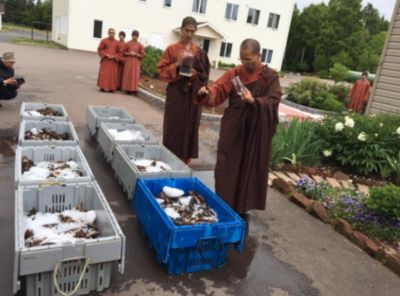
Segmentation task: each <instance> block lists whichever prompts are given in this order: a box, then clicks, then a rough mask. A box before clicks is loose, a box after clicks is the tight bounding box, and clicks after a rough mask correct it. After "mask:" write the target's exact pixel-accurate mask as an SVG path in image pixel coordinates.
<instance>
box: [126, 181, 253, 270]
mask: <svg viewBox="0 0 400 296" xmlns="http://www.w3.org/2000/svg"><path fill="white" fill-rule="evenodd" d="M164 186H170V187H177V188H180V189H182V190H184V191H185V192H186V193H187V192H188V191H195V192H197V193H199V194H201V195H202V196H203V197H204V199H205V201H206V203H207V204H208V205H209V206H210V207H211V208H212V209H213V210H214V211H215V212H216V213H217V215H218V219H219V221H218V222H217V223H212V224H196V225H187V226H176V225H175V224H174V223H173V222H172V220H171V219H170V218H169V217H168V216H167V215H166V213H165V212H164V210H163V209H162V208H161V207H160V205H159V204H158V202H157V201H156V199H155V196H158V195H159V194H160V192H161V191H162V188H163V187H164ZM132 208H133V210H134V211H135V213H136V218H137V220H138V223H139V224H140V225H141V227H142V229H143V232H144V233H145V235H146V236H147V237H148V240H149V242H150V245H151V247H152V248H153V249H154V251H155V252H156V256H157V261H158V262H159V263H161V264H163V265H164V266H165V267H166V269H167V272H168V273H170V274H181V273H188V272H197V271H204V270H210V269H213V268H218V267H221V266H223V265H224V264H225V263H226V259H227V256H228V253H229V251H230V249H231V247H232V246H236V248H237V250H238V251H239V252H241V251H242V250H243V247H244V240H245V226H244V225H245V224H244V222H243V220H242V219H241V218H240V217H239V216H238V215H237V214H236V213H235V212H234V211H233V210H232V209H231V208H230V207H229V206H228V205H227V204H225V203H224V202H223V201H222V200H221V199H220V198H219V197H218V196H217V195H215V194H214V193H213V192H212V191H211V190H210V189H208V188H207V187H206V186H205V185H204V184H203V183H201V182H200V181H199V180H198V179H196V178H186V179H167V178H164V179H147V180H145V179H143V180H139V181H138V182H137V184H136V191H135V196H134V199H133V201H132Z"/></svg>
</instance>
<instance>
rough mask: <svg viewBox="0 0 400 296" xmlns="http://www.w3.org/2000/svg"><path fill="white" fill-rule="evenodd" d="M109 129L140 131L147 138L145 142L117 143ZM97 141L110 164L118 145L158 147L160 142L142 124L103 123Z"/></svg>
mask: <svg viewBox="0 0 400 296" xmlns="http://www.w3.org/2000/svg"><path fill="white" fill-rule="evenodd" d="M109 129H117V130H121V131H122V130H132V131H140V132H142V134H143V137H144V138H145V140H144V141H116V140H115V139H114V138H113V136H112V135H111V134H110V132H109V131H108V130H109ZM97 141H98V142H99V145H100V147H101V149H102V150H103V152H104V156H105V158H106V160H107V161H108V162H110V161H111V160H112V158H113V153H114V148H115V146H116V145H117V144H121V145H124V144H125V145H133V144H147V145H157V144H158V140H157V139H156V138H155V137H154V136H153V135H152V134H151V133H150V132H149V131H148V130H146V128H145V127H144V126H143V125H141V124H125V123H104V122H103V123H102V124H101V125H100V129H99V135H98V137H97Z"/></svg>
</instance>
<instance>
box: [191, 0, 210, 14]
mask: <svg viewBox="0 0 400 296" xmlns="http://www.w3.org/2000/svg"><path fill="white" fill-rule="evenodd" d="M206 8H207V0H193V11H194V12H198V13H202V14H205V13H206Z"/></svg>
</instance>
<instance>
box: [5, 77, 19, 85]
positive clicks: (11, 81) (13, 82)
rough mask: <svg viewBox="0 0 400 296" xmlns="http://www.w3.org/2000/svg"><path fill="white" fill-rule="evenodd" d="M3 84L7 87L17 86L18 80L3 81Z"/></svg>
mask: <svg viewBox="0 0 400 296" xmlns="http://www.w3.org/2000/svg"><path fill="white" fill-rule="evenodd" d="M3 84H5V85H17V80H15V79H14V78H8V79H5V80H3Z"/></svg>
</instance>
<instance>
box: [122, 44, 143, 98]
mask: <svg viewBox="0 0 400 296" xmlns="http://www.w3.org/2000/svg"><path fill="white" fill-rule="evenodd" d="M130 52H135V53H137V56H134V57H133V56H129V55H126V53H130ZM124 57H125V59H124V60H125V64H124V74H123V77H122V90H124V91H137V90H138V87H139V80H140V60H141V59H142V58H143V57H144V47H143V45H142V44H141V43H140V42H138V41H129V42H127V43H126V44H125V48H124Z"/></svg>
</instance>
